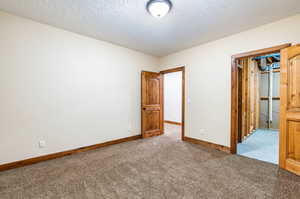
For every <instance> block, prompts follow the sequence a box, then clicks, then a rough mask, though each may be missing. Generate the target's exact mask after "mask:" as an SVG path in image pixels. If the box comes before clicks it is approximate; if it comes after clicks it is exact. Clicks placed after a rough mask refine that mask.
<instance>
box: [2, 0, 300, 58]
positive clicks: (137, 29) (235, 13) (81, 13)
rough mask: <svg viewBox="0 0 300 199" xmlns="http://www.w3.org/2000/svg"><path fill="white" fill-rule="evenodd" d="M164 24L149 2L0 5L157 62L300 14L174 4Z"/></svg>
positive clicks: (259, 1)
mask: <svg viewBox="0 0 300 199" xmlns="http://www.w3.org/2000/svg"><path fill="white" fill-rule="evenodd" d="M172 2H173V5H174V7H173V9H172V11H171V12H170V13H169V14H168V15H167V16H166V17H164V18H162V19H157V18H154V17H152V16H150V15H149V14H148V13H147V11H146V9H145V5H146V3H147V0H1V1H0V10H3V11H6V12H10V13H13V14H16V15H19V16H23V17H27V18H30V19H33V20H35V21H38V22H42V23H46V24H50V25H52V26H55V27H59V28H63V29H66V30H69V31H73V32H76V33H79V34H82V35H86V36H90V37H93V38H96V39H100V40H104V41H108V42H111V43H114V44H118V45H121V46H124V47H128V48H131V49H135V50H138V51H142V52H145V53H148V54H152V55H156V56H164V55H168V54H170V53H173V52H176V51H179V50H182V49H185V48H189V47H192V46H195V45H199V44H202V43H205V42H208V41H212V40H215V39H219V38H222V37H224V36H227V35H230V34H233V33H238V32H241V31H243V30H247V29H249V28H253V27H256V26H259V25H263V24H266V23H269V22H273V21H276V20H278V19H281V18H284V17H288V16H291V15H294V14H297V13H300V3H299V0H172Z"/></svg>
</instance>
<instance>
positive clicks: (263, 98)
mask: <svg viewBox="0 0 300 199" xmlns="http://www.w3.org/2000/svg"><path fill="white" fill-rule="evenodd" d="M272 99H273V100H280V97H272ZM260 100H269V97H260Z"/></svg>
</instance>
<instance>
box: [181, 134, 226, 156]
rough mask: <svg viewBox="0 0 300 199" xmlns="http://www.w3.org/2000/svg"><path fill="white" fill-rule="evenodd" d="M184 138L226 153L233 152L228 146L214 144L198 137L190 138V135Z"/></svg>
mask: <svg viewBox="0 0 300 199" xmlns="http://www.w3.org/2000/svg"><path fill="white" fill-rule="evenodd" d="M183 140H184V141H186V142H190V143H193V144H199V145H202V146H205V147H209V148H213V149H216V150H219V151H223V152H225V153H231V152H230V147H227V146H223V145H219V144H214V143H211V142H207V141H203V140H198V139H195V138H190V137H184V139H183Z"/></svg>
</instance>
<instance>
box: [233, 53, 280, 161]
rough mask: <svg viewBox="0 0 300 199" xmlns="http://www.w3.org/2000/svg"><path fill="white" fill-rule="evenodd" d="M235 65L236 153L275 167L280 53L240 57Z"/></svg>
mask: <svg viewBox="0 0 300 199" xmlns="http://www.w3.org/2000/svg"><path fill="white" fill-rule="evenodd" d="M236 62H237V65H238V104H239V108H238V116H239V121H238V144H237V154H239V155H242V156H246V157H249V158H254V159H258V160H262V161H265V162H270V163H273V164H278V162H279V107H280V53H271V54H266V55H262V56H252V57H247V58H240V59H237V60H236Z"/></svg>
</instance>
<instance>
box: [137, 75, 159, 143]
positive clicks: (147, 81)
mask: <svg viewBox="0 0 300 199" xmlns="http://www.w3.org/2000/svg"><path fill="white" fill-rule="evenodd" d="M162 105H163V75H162V74H160V73H154V72H147V71H143V72H142V107H141V108H142V136H143V138H147V137H152V136H157V135H161V134H162V133H163V107H162Z"/></svg>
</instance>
